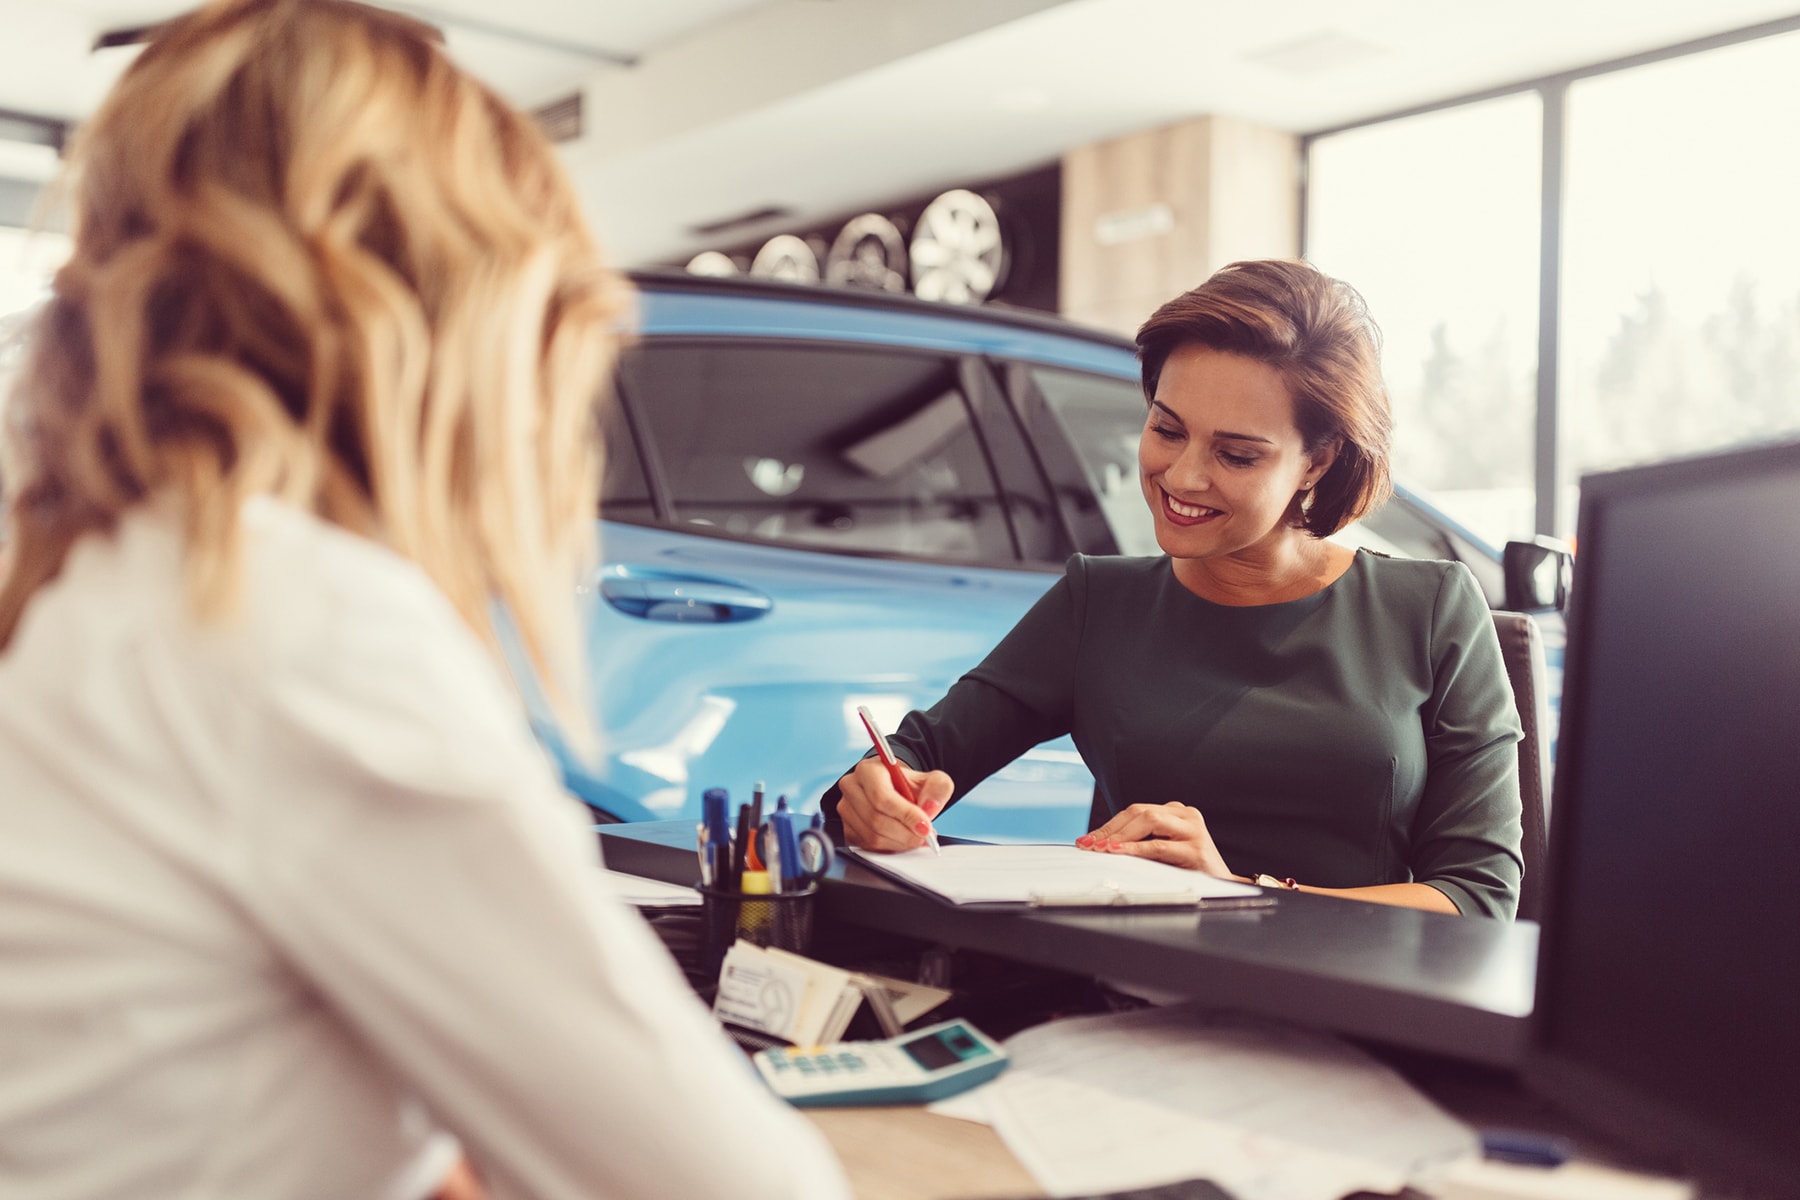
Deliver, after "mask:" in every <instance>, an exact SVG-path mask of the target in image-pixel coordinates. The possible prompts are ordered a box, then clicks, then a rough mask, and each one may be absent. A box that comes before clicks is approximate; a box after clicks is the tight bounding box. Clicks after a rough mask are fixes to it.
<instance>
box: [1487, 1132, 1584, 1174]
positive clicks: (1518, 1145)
mask: <svg viewBox="0 0 1800 1200" xmlns="http://www.w3.org/2000/svg"><path fill="white" fill-rule="evenodd" d="M1481 1153H1482V1155H1483V1157H1485V1158H1491V1159H1497V1160H1499V1161H1500V1162H1510V1163H1520V1164H1522V1165H1525V1166H1531V1167H1560V1166H1561V1165H1562V1164H1563V1163H1566V1162H1568V1161H1569V1160H1570V1159H1571V1158H1573V1157H1575V1147H1574V1145H1573V1144H1572V1143H1570V1141H1569V1139H1567V1138H1563V1137H1557V1136H1556V1135H1555V1134H1550V1133H1532V1132H1530V1131H1529V1130H1523V1129H1483V1130H1482V1131H1481Z"/></svg>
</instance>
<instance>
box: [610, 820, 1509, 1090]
mask: <svg viewBox="0 0 1800 1200" xmlns="http://www.w3.org/2000/svg"><path fill="white" fill-rule="evenodd" d="M599 832H600V834H601V838H602V845H603V847H604V852H605V855H606V862H607V865H608V866H609V867H611V868H613V869H614V870H618V871H627V872H630V873H632V874H636V875H644V876H648V877H650V878H654V879H662V880H666V881H668V882H671V883H684V884H691V883H693V882H694V881H695V878H696V875H697V872H698V865H697V861H696V859H695V856H694V826H693V823H692V822H683V821H657V822H644V823H639V824H630V825H608V826H602V827H600V829H599ZM818 919H819V920H821V921H825V922H830V923H833V924H835V925H842V926H851V927H857V928H862V929H870V930H879V931H882V932H885V933H893V934H903V935H906V936H908V937H912V938H918V939H922V940H925V941H930V942H935V943H938V944H941V945H945V946H950V947H953V948H959V949H969V950H978V951H983V952H986V953H989V954H992V955H996V956H999V957H1002V958H1006V959H1009V960H1012V961H1014V962H1021V963H1029V964H1032V965H1034V966H1039V967H1049V968H1055V969H1058V970H1063V971H1068V972H1072V973H1078V974H1082V975H1091V976H1098V977H1102V978H1106V979H1110V980H1114V981H1117V982H1119V983H1121V984H1126V985H1130V984H1137V985H1140V986H1143V987H1147V988H1156V989H1158V990H1160V991H1165V992H1175V993H1179V994H1183V995H1187V996H1191V997H1194V998H1196V999H1200V1000H1204V1001H1205V1002H1207V1003H1209V1004H1214V1005H1217V1006H1219V1007H1222V1008H1234V1009H1242V1010H1245V1011H1250V1012H1255V1013H1260V1014H1262V1015H1265V1016H1270V1017H1277V1018H1281V1019H1285V1020H1290V1021H1294V1022H1297V1023H1300V1024H1304V1025H1310V1026H1313V1027H1315V1028H1322V1029H1329V1030H1333V1031H1335V1032H1338V1033H1345V1034H1349V1035H1352V1036H1355V1037H1363V1038H1371V1039H1374V1040H1376V1041H1380V1042H1385V1043H1388V1044H1390V1045H1395V1046H1401V1047H1405V1048H1408V1049H1413V1050H1424V1051H1429V1052H1431V1053H1434V1054H1444V1055H1449V1056H1452V1057H1455V1058H1459V1059H1463V1060H1467V1061H1471V1062H1477V1063H1484V1064H1490V1065H1495V1066H1512V1065H1514V1064H1516V1063H1517V1062H1518V1060H1519V1057H1520V1054H1521V1052H1522V1051H1523V1048H1524V1045H1525V1033H1526V1021H1525V1019H1526V1017H1527V1016H1528V1015H1529V1014H1530V1012H1531V1003H1532V986H1533V980H1534V977H1535V973H1536V963H1537V944H1538V930H1537V926H1536V925H1534V924H1532V923H1530V922H1521V923H1519V924H1507V923H1505V922H1500V921H1490V920H1485V919H1479V918H1465V917H1452V916H1445V915H1442V914H1438V913H1427V912H1420V911H1418V910H1416V909H1404V908H1392V907H1387V906H1383V905H1377V904H1365V903H1362V902H1359V901H1354V900H1340V899H1336V898H1333V897H1330V896H1311V895H1307V894H1305V893H1292V894H1283V895H1281V896H1280V897H1278V904H1277V905H1276V907H1275V908H1273V909H1267V910H1255V911H1248V912H1242V911H1240V912H1212V913H1208V912H1204V911H1201V912H1191V911H1179V912H1172V911H1169V910H1162V911H1158V912H1140V913H1109V912H1091V911H1090V912H1083V913H1053V914H1052V913H991V912H985V913H984V912H968V911H964V910H959V909H957V908H955V907H953V906H951V905H947V904H944V903H941V902H939V901H937V900H934V899H932V898H931V897H929V896H925V895H922V894H920V893H918V892H915V891H912V890H911V889H909V888H906V887H903V886H902V885H900V884H897V883H894V882H893V881H891V880H889V879H887V878H886V877H885V876H882V875H880V874H877V873H876V872H873V871H870V870H868V869H867V868H865V867H862V866H859V865H857V864H855V863H848V862H843V861H840V862H839V863H838V864H837V865H835V866H834V867H833V868H832V872H831V875H830V877H829V878H828V879H827V880H826V881H825V886H824V888H823V890H822V892H821V894H820V896H819V908H818Z"/></svg>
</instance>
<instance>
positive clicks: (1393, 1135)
mask: <svg viewBox="0 0 1800 1200" xmlns="http://www.w3.org/2000/svg"><path fill="white" fill-rule="evenodd" d="M1006 1049H1007V1053H1008V1054H1009V1055H1011V1056H1012V1061H1013V1065H1012V1069H1011V1070H1009V1071H1007V1073H1006V1074H1005V1075H1002V1076H1001V1077H1000V1078H999V1079H996V1080H995V1081H994V1082H992V1083H989V1084H986V1085H984V1086H982V1087H980V1088H978V1089H976V1090H975V1091H972V1092H969V1093H966V1094H965V1096H962V1097H958V1098H956V1099H954V1100H948V1101H943V1102H941V1103H940V1104H936V1105H933V1106H932V1110H933V1111H934V1112H944V1113H947V1114H948V1115H952V1116H961V1117H966V1118H968V1119H972V1120H981V1121H985V1122H986V1123H988V1124H991V1125H992V1126H993V1127H994V1129H995V1131H996V1132H998V1133H999V1134H1000V1136H1001V1138H1002V1139H1003V1140H1004V1141H1005V1142H1006V1144H1007V1146H1008V1148H1009V1149H1011V1150H1012V1152H1013V1153H1014V1154H1015V1155H1016V1156H1017V1157H1018V1158H1019V1161H1020V1162H1022V1163H1024V1165H1025V1167H1026V1169H1027V1170H1029V1171H1030V1172H1031V1173H1032V1175H1033V1176H1034V1177H1036V1179H1037V1181H1038V1182H1039V1183H1040V1184H1041V1185H1042V1186H1043V1188H1044V1190H1045V1191H1047V1192H1049V1193H1050V1194H1051V1195H1052V1196H1077V1195H1089V1194H1094V1193H1104V1192H1112V1191H1122V1190H1125V1189H1128V1188H1144V1187H1153V1186H1156V1185H1158V1184H1163V1183H1168V1182H1171V1181H1174V1180H1182V1179H1211V1180H1213V1181H1215V1182H1217V1183H1218V1184H1219V1185H1220V1186H1221V1187H1223V1188H1224V1189H1225V1190H1226V1191H1228V1192H1230V1193H1231V1194H1232V1195H1233V1196H1236V1197H1237V1198H1238V1200H1337V1198H1338V1197H1340V1196H1344V1195H1346V1194H1348V1193H1351V1192H1355V1191H1360V1190H1367V1191H1373V1192H1397V1191H1399V1190H1400V1189H1401V1188H1403V1187H1405V1186H1406V1185H1407V1184H1409V1183H1411V1182H1413V1181H1415V1180H1422V1179H1428V1178H1430V1177H1431V1176H1433V1175H1434V1174H1435V1173H1437V1172H1439V1171H1441V1170H1442V1169H1443V1168H1444V1167H1445V1166H1446V1165H1447V1164H1448V1163H1449V1162H1451V1161H1453V1160H1455V1159H1457V1158H1459V1157H1461V1156H1465V1155H1469V1154H1473V1153H1475V1152H1476V1149H1477V1142H1476V1138H1475V1135H1474V1134H1473V1132H1471V1131H1470V1130H1469V1129H1468V1128H1467V1127H1466V1126H1464V1125H1462V1124H1461V1123H1460V1122H1458V1121H1456V1120H1454V1119H1453V1118H1451V1117H1450V1116H1448V1115H1447V1114H1445V1113H1444V1112H1443V1111H1442V1110H1440V1109H1439V1108H1437V1106H1436V1105H1434V1104H1432V1103H1431V1101H1429V1100H1428V1099H1426V1098H1425V1097H1424V1096H1423V1095H1421V1094H1420V1093H1418V1092H1417V1091H1415V1090H1414V1089H1413V1087H1412V1086H1411V1085H1410V1084H1408V1083H1407V1082H1406V1081H1405V1080H1404V1079H1402V1078H1401V1077H1400V1076H1399V1075H1397V1074H1395V1073H1394V1072H1393V1071H1392V1070H1390V1069H1389V1068H1387V1067H1386V1066H1384V1065H1382V1064H1381V1063H1378V1062H1376V1061H1375V1060H1374V1059H1372V1058H1370V1057H1369V1056H1367V1055H1366V1054H1364V1053H1363V1052H1361V1051H1360V1050H1357V1049H1356V1048H1354V1047H1352V1046H1350V1045H1349V1044H1348V1043H1345V1042H1343V1041H1340V1040H1338V1039H1337V1038H1334V1037H1331V1036H1329V1035H1327V1034H1321V1033H1314V1032H1311V1031H1308V1030H1300V1029H1294V1028H1290V1027H1285V1026H1280V1025H1276V1024H1272V1023H1262V1022H1254V1021H1251V1020H1249V1019H1247V1018H1226V1017H1218V1016H1214V1015H1209V1014H1206V1013H1203V1012H1201V1011H1199V1010H1196V1009H1194V1008H1192V1007H1186V1006H1184V1007H1178V1008H1157V1009H1143V1010H1139V1011H1136V1012H1128V1013H1115V1014H1107V1015H1103V1016H1097V1017H1076V1018H1072V1019H1069V1020H1064V1021H1053V1022H1050V1023H1049V1024H1046V1025H1039V1026H1037V1027H1035V1028H1032V1029H1028V1030H1026V1031H1025V1032H1023V1033H1020V1034H1018V1035H1016V1036H1014V1037H1013V1038H1011V1039H1009V1040H1008V1041H1007V1043H1006Z"/></svg>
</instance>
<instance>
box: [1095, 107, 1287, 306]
mask: <svg viewBox="0 0 1800 1200" xmlns="http://www.w3.org/2000/svg"><path fill="white" fill-rule="evenodd" d="M1299 252H1300V148H1299V139H1298V138H1297V137H1295V136H1294V135H1292V134H1288V133H1283V132H1280V131H1279V130H1274V129H1268V128H1265V127H1263V126H1260V125H1253V124H1250V123H1249V122H1246V121H1240V120H1237V119H1235V118H1231V117H1217V116H1211V117H1197V118H1195V119H1193V120H1190V121H1184V122H1181V123H1180V124H1176V125H1170V126H1165V127H1163V128H1161V129H1151V130H1146V131H1143V132H1141V133H1134V134H1129V135H1127V136H1125V137H1120V138H1114V139H1113V140H1111V141H1107V142H1099V143H1096V144H1094V145H1091V146H1084V147H1082V148H1080V149H1078V150H1075V151H1072V152H1071V153H1069V154H1068V155H1065V156H1064V158H1063V165H1062V278H1061V286H1060V288H1059V291H1060V293H1061V302H1062V312H1063V315H1065V316H1068V317H1070V318H1073V319H1074V320H1077V321H1081V322H1084V323H1086V324H1089V325H1098V326H1100V327H1102V328H1106V329H1112V330H1115V331H1118V332H1120V333H1125V334H1130V333H1131V332H1133V331H1134V330H1135V329H1136V328H1137V326H1138V325H1139V324H1140V323H1141V322H1142V321H1143V319H1144V318H1145V317H1147V316H1148V315H1149V314H1150V313H1151V312H1152V311H1153V310H1154V309H1155V308H1156V307H1157V306H1158V305H1160V304H1162V303H1163V301H1165V300H1168V299H1169V298H1170V297H1172V296H1176V295H1178V294H1180V293H1181V292H1183V291H1186V290H1187V289H1189V288H1191V287H1194V286H1195V285H1196V284H1198V283H1200V282H1201V281H1202V280H1204V279H1205V278H1206V277H1207V276H1208V275H1210V274H1212V272H1214V271H1216V270H1217V269H1218V268H1220V267H1222V266H1224V265H1225V264H1226V263H1229V262H1235V261H1237V260H1239V259H1244V258H1292V257H1296V256H1298V254H1299Z"/></svg>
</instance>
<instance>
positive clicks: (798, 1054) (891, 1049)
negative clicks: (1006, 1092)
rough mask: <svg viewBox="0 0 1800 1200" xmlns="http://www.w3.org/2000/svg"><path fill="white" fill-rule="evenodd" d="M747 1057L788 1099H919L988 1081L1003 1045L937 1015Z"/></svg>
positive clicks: (804, 1102)
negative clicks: (879, 1036)
mask: <svg viewBox="0 0 1800 1200" xmlns="http://www.w3.org/2000/svg"><path fill="white" fill-rule="evenodd" d="M752 1061H753V1062H755V1063H756V1069H757V1071H759V1072H760V1073H761V1074H762V1077H763V1081H764V1082H766V1083H767V1084H768V1085H769V1087H770V1088H771V1089H772V1090H773V1091H774V1092H775V1094H776V1095H778V1096H780V1097H781V1098H782V1099H784V1100H786V1101H787V1102H788V1103H789V1104H794V1105H799V1106H801V1107H808V1106H813V1105H827V1104H920V1103H923V1102H925V1101H927V1100H942V1099H943V1098H944V1097H945V1096H954V1095H956V1093H958V1092H960V1091H963V1090H964V1089H965V1088H972V1087H974V1086H975V1085H976V1084H978V1083H986V1082H987V1081H988V1080H990V1079H992V1078H993V1077H994V1076H996V1075H998V1074H999V1073H1000V1072H1002V1071H1004V1070H1005V1069H1006V1051H1005V1049H1004V1048H1002V1047H1001V1045H1000V1043H998V1042H996V1041H993V1040H992V1039H990V1038H989V1037H988V1036H987V1035H986V1034H985V1033H982V1032H981V1031H980V1030H979V1029H977V1028H975V1027H974V1026H973V1025H971V1024H969V1023H968V1022H967V1021H941V1022H939V1023H938V1024H936V1025H928V1026H926V1027H925V1028H924V1029H919V1030H915V1031H913V1032H912V1033H903V1034H901V1035H900V1036H899V1037H891V1038H888V1039H886V1040H885V1041H879V1042H837V1043H835V1044H833V1045H830V1046H777V1047H775V1048H773V1049H769V1050H759V1051H757V1053H756V1054H755V1055H754V1056H753V1057H752Z"/></svg>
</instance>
